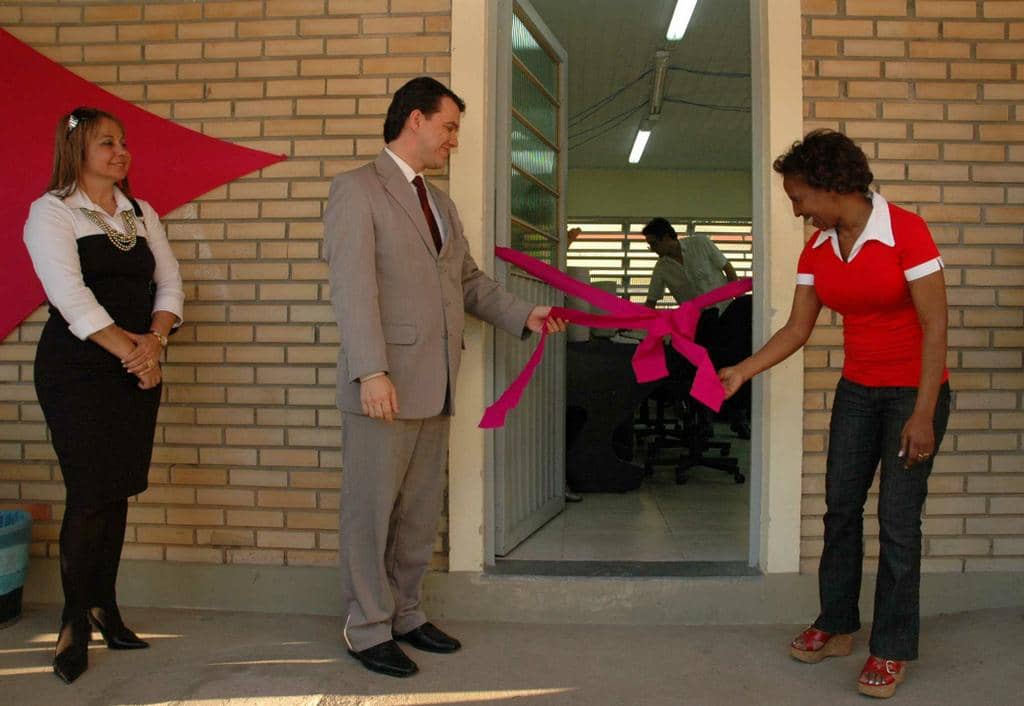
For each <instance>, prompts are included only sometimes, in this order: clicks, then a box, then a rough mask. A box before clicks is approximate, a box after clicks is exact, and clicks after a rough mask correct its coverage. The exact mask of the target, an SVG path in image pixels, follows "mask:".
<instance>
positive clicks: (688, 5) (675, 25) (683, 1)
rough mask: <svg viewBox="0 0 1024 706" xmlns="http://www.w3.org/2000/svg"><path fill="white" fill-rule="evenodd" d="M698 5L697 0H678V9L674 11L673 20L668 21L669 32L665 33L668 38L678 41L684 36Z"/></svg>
mask: <svg viewBox="0 0 1024 706" xmlns="http://www.w3.org/2000/svg"><path fill="white" fill-rule="evenodd" d="M696 7H697V0H676V9H675V11H674V12H673V13H672V19H671V21H669V23H668V32H666V33H665V38H666V39H670V40H672V41H678V40H680V39H682V38H683V35H684V34H686V27H687V26H688V25H689V24H690V18H691V17H693V11H694V9H695V8H696Z"/></svg>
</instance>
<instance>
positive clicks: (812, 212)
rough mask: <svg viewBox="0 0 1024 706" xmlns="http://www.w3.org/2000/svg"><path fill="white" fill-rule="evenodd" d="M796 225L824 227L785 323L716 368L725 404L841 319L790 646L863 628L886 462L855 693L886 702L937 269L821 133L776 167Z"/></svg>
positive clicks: (919, 239) (933, 338) (902, 609)
mask: <svg viewBox="0 0 1024 706" xmlns="http://www.w3.org/2000/svg"><path fill="white" fill-rule="evenodd" d="M773 168H774V170H775V171H776V172H778V173H779V174H782V177H783V181H782V186H783V188H784V189H785V190H786V194H787V195H788V196H789V199H790V201H791V202H792V204H793V214H794V215H795V216H799V217H802V218H805V219H808V220H810V221H811V223H813V224H814V226H815V228H817V230H816V231H815V233H814V235H812V236H811V238H810V240H808V241H807V244H806V245H805V246H804V250H803V253H802V254H801V256H800V262H799V265H798V267H797V271H798V274H797V287H796V293H795V294H794V297H793V308H792V311H791V312H790V315H789V320H788V321H787V322H786V325H785V326H783V327H782V329H780V330H779V332H778V333H776V334H775V335H774V336H772V338H771V339H770V340H769V341H768V342H767V343H766V344H765V345H764V347H763V348H761V350H759V351H757V352H756V353H754V354H753V355H752V356H751V357H749V358H747V359H746V360H744V361H742V362H741V363H739V364H738V365H736V366H734V367H730V368H723V369H722V370H721V371H719V376H720V378H721V381H722V384H723V386H724V387H725V390H726V395H727V396H729V395H731V394H733V393H734V392H735V391H736V390H737V389H739V387H740V386H741V385H742V384H743V383H744V382H746V381H747V380H749V379H750V378H751V377H753V376H754V375H756V374H757V373H759V372H761V371H762V370H766V369H768V368H770V367H772V366H773V365H775V364H776V363H779V362H780V361H782V360H784V359H786V358H787V357H788V356H790V355H791V354H792V353H794V352H795V351H796V350H797V349H799V348H800V347H801V346H803V345H804V343H806V341H807V338H808V337H809V336H810V333H811V330H812V329H813V328H814V322H815V321H816V320H817V318H818V313H819V312H820V311H821V307H822V306H823V305H824V306H827V307H829V308H830V309H832V310H834V311H836V312H838V313H840V314H841V315H842V316H843V349H844V353H845V360H844V364H843V375H842V379H840V381H839V384H838V386H837V388H836V394H835V402H834V403H833V406H832V421H831V425H830V428H829V449H828V461H827V467H826V476H825V501H826V508H827V509H826V513H825V546H824V550H823V551H822V556H821V562H820V565H819V568H818V579H819V594H820V600H821V612H820V614H819V616H818V619H817V620H816V621H815V622H814V624H813V625H812V626H811V627H809V628H808V629H807V630H805V631H803V632H802V633H801V634H800V635H798V636H797V637H796V638H795V639H794V640H793V642H792V643H791V645H790V652H791V654H792V655H793V657H795V658H796V659H799V660H801V661H803V662H810V663H816V662H820V661H821V660H822V659H824V658H825V657H830V656H844V655H848V654H850V652H851V649H852V633H854V632H856V631H857V630H858V629H860V614H859V611H858V599H859V594H860V584H861V568H862V567H861V565H862V563H863V553H864V550H863V533H864V532H863V524H864V521H863V514H864V502H865V500H866V499H867V493H868V489H869V488H870V487H871V484H872V481H873V479H874V475H875V469H876V468H878V467H879V464H881V471H880V480H879V497H878V523H879V529H880V532H879V544H880V554H879V560H878V578H877V581H876V585H875V611H874V620H873V624H872V630H871V642H870V653H871V654H870V656H869V658H868V660H867V662H866V663H865V664H864V668H863V669H862V670H861V674H860V678H859V679H858V682H857V686H858V689H859V690H860V691H861V693H864V694H867V695H869V696H876V697H882V698H885V697H889V696H891V695H892V694H893V692H894V691H895V689H896V685H897V684H899V683H900V682H902V681H903V677H904V662H905V661H907V660H913V659H916V658H917V647H918V634H919V623H920V607H919V599H918V593H919V586H920V580H921V510H922V508H923V506H924V500H925V496H926V495H927V493H928V475H929V474H930V473H931V470H932V460H933V458H934V455H935V452H936V449H937V448H938V446H939V444H940V442H941V441H942V436H943V434H944V432H945V430H946V423H947V421H948V419H949V384H948V382H947V380H948V377H949V373H948V372H947V370H946V366H945V361H946V288H945V281H944V279H943V276H942V267H943V264H942V258H941V257H940V256H939V251H938V249H937V248H936V247H935V243H934V241H933V240H932V237H931V235H930V233H929V232H928V227H927V225H926V224H925V222H924V221H923V220H922V219H921V218H920V217H919V216H917V215H916V214H914V213H911V212H909V211H906V210H904V209H902V208H899V207H898V206H894V205H892V204H889V203H887V202H886V201H885V199H884V198H882V196H881V195H880V194H878V193H874V192H871V191H870V190H869V188H868V187H869V185H870V184H871V181H872V179H873V176H872V174H871V170H870V168H869V167H868V161H867V157H866V156H865V155H864V153H863V152H862V151H861V149H860V148H859V147H857V145H855V144H854V143H853V141H852V140H850V138H848V137H846V136H845V135H843V134H841V133H838V132H834V131H831V130H816V131H814V132H811V133H809V134H808V135H807V136H806V137H805V138H804V139H803V140H802V141H801V142H797V143H795V144H794V145H793V147H792V148H791V149H790V150H789V151H788V152H787V153H786V154H784V155H782V156H781V157H779V158H778V159H776V160H775V163H774V164H773Z"/></svg>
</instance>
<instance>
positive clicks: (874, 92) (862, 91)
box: [847, 81, 908, 98]
mask: <svg viewBox="0 0 1024 706" xmlns="http://www.w3.org/2000/svg"><path fill="white" fill-rule="evenodd" d="M907 94H908V86H907V84H906V83H903V82H902V81H850V82H849V83H848V84H847V95H849V97H850V98H906V97H907Z"/></svg>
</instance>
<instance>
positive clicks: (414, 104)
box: [384, 76, 466, 142]
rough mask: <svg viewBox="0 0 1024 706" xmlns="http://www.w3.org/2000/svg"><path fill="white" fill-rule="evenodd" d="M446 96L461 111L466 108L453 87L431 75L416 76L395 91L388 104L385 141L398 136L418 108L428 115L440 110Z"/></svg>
mask: <svg viewBox="0 0 1024 706" xmlns="http://www.w3.org/2000/svg"><path fill="white" fill-rule="evenodd" d="M444 96H448V97H449V98H451V99H452V100H453V101H454V102H455V105H457V106H458V107H459V112H460V113H461V112H463V111H465V110H466V104H465V102H464V101H463V100H462V99H461V98H459V97H458V96H457V95H455V92H454V91H452V89H450V88H448V87H447V86H445V85H444V84H443V83H441V82H440V81H438V80H436V79H432V78H430V77H429V76H419V77H417V78H414V79H412V80H411V81H409V82H407V83H406V84H405V85H404V86H402V87H401V88H399V89H398V90H397V91H395V95H394V97H393V98H392V99H391V105H390V106H388V116H387V118H385V119H384V142H391V141H392V140H394V139H395V138H396V137H398V135H399V134H400V133H401V132H402V128H403V127H405V121H406V120H407V119H408V118H409V116H410V115H411V114H412V111H414V110H418V111H420V112H421V113H423V114H424V115H426V116H428V117H429V116H431V115H433V114H434V113H436V112H437V111H439V110H440V109H441V99H442V98H443V97H444Z"/></svg>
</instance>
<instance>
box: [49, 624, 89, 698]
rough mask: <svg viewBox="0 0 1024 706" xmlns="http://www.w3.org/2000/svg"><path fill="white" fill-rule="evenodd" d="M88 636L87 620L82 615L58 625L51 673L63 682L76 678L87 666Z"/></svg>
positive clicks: (68, 682)
mask: <svg viewBox="0 0 1024 706" xmlns="http://www.w3.org/2000/svg"><path fill="white" fill-rule="evenodd" d="M89 638H90V630H89V621H88V620H86V619H85V617H84V616H83V617H82V618H80V619H75V620H73V621H71V622H66V623H64V624H63V625H61V626H60V633H59V634H58V636H57V651H56V652H55V653H54V655H53V673H54V674H56V675H57V676H58V677H60V678H61V679H62V680H63V681H64V683H65V684H70V683H71V682H73V681H74V680H75V679H78V677H80V676H82V674H83V673H84V672H85V670H86V669H88V668H89Z"/></svg>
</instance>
